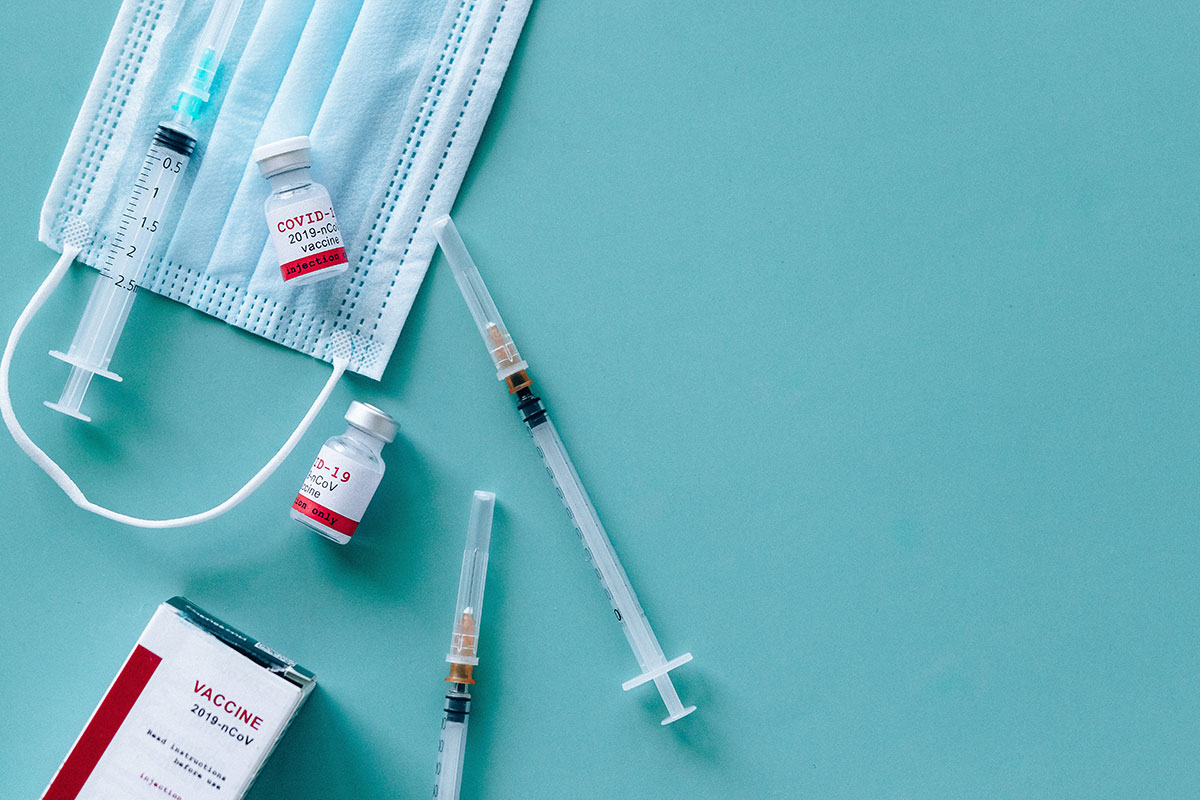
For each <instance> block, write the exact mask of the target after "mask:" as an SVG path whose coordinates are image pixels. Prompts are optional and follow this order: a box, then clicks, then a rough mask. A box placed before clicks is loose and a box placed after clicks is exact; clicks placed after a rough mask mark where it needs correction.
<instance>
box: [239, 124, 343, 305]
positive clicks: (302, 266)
mask: <svg viewBox="0 0 1200 800" xmlns="http://www.w3.org/2000/svg"><path fill="white" fill-rule="evenodd" d="M251 158H253V159H254V160H255V161H256V162H258V169H259V171H260V172H262V176H263V177H264V178H266V179H267V180H269V181H270V182H271V196H270V197H268V198H267V202H266V204H265V206H264V208H265V209H266V212H267V226H268V228H269V230H270V233H271V244H272V245H274V246H275V256H276V258H278V259H279V269H280V271H281V272H282V273H283V280H284V282H285V283H287V284H288V285H290V286H303V285H304V284H306V283H316V282H317V281H323V280H325V279H326V278H332V277H333V276H335V275H341V274H342V273H343V272H345V271H346V268H347V267H349V265H350V260H349V259H348V258H347V257H346V247H345V245H344V243H343V242H342V234H341V232H340V231H339V230H338V224H337V216H336V215H335V214H334V213H333V203H332V202H331V201H330V199H329V192H328V191H326V190H325V187H324V186H322V185H321V184H319V183H314V182H313V179H312V176H311V175H310V174H309V168H310V167H312V142H310V141H309V139H308V137H307V136H293V137H292V138H290V139H281V140H279V141H278V142H272V143H271V144H264V145H263V146H262V147H256V148H255V149H254V152H253V153H252V154H251Z"/></svg>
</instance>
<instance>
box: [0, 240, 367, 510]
mask: <svg viewBox="0 0 1200 800" xmlns="http://www.w3.org/2000/svg"><path fill="white" fill-rule="evenodd" d="M79 250H80V248H78V247H64V248H63V254H62V257H61V258H59V259H58V263H56V264H55V265H54V269H52V270H50V274H49V275H47V276H46V280H44V281H42V285H41V286H39V287H38V289H37V291H36V292H34V293H33V297H32V298H30V300H29V304H28V305H26V306H25V310H24V311H22V312H21V316H19V317H17V322H16V324H14V325H13V329H12V333H10V334H9V335H8V344H6V345H5V346H4V356H3V358H0V415H3V417H4V424H5V425H7V426H8V431H9V433H11V434H12V437H13V439H14V440H16V442H17V446H18V447H20V448H21V449H22V450H24V451H25V454H26V455H28V456H29V457H30V458H31V459H33V463H35V464H37V465H38V466H39V467H41V468H42V471H43V472H45V473H46V474H47V475H49V476H50V478H51V480H53V481H54V482H55V483H57V484H58V485H59V487H60V488H61V489H62V490H63V491H64V492H66V494H67V497H69V498H71V502H73V503H74V504H75V505H77V506H79V507H80V508H82V509H84V510H85V511H91V512H92V513H93V514H99V515H100V516H102V517H106V518H108V519H111V520H115V521H116V522H123V523H125V524H126V525H134V526H136V527H139V528H182V527H184V526H185V525H195V524H196V523H198V522H207V521H208V520H210V519H214V518H216V517H219V516H221V515H222V514H224V513H225V512H226V511H228V510H229V509H231V508H233V507H234V506H236V505H237V504H238V503H240V502H242V501H243V500H245V499H246V498H247V497H249V496H250V495H251V494H253V493H254V490H255V489H257V488H258V487H259V486H262V484H263V482H264V481H266V479H267V478H269V477H271V473H273V472H274V471H275V470H276V468H278V467H279V465H280V464H282V463H283V461H284V459H286V458H287V457H288V455H289V454H290V453H291V452H292V450H293V449H294V448H295V447H296V444H297V443H298V442H299V441H300V439H301V437H303V436H304V434H305V433H306V432H307V431H308V428H309V426H310V425H312V422H313V420H314V419H316V418H317V414H319V413H320V412H321V409H322V408H323V407H324V406H325V401H326V400H328V399H329V395H330V394H331V393H332V392H333V387H334V386H336V385H337V382H338V379H339V378H341V377H342V374H343V373H345V371H346V367H347V366H349V363H350V362H349V361H348V360H347V359H345V358H334V359H333V374H332V375H330V376H329V380H327V381H326V382H325V388H323V389H321V393H320V394H319V395H317V399H316V400H314V401H313V404H312V407H311V408H309V409H308V413H307V414H305V415H304V418H303V419H301V420H300V424H299V425H297V426H296V429H295V430H294V431H292V435H291V436H289V437H288V439H287V441H286V442H284V443H283V447H281V448H279V452H278V453H276V454H275V455H274V457H272V458H271V460H270V461H268V462H267V463H266V464H265V465H264V466H263V468H262V469H260V470H259V471H258V473H257V474H256V475H255V476H254V477H253V478H251V479H250V480H249V481H247V482H246V485H245V486H243V487H242V488H240V489H238V490H237V491H236V492H234V493H233V494H232V495H231V496H230V497H229V499H228V500H226V501H225V502H224V503H221V504H220V505H217V506H213V507H212V508H210V509H208V510H207V511H201V512H200V513H199V514H192V515H190V516H187V517H175V518H174V519H142V518H140V517H131V516H129V515H128V514H120V513H118V512H116V511H111V510H109V509H107V508H105V507H104V506H99V505H96V504H95V503H93V502H92V501H90V500H88V499H87V498H86V497H84V496H83V492H82V491H80V489H79V487H78V486H76V485H75V481H73V480H71V478H70V477H69V476H68V475H67V473H66V472H65V471H64V470H63V468H62V467H60V466H59V465H58V464H56V463H54V459H52V458H50V456H48V455H46V453H45V452H44V451H43V450H42V449H41V448H40V447H38V446H37V445H36V444H34V443H33V440H32V439H30V438H29V435H28V434H27V433H25V430H24V428H22V427H21V423H19V422H17V415H16V413H14V412H13V405H12V397H11V396H10V395H9V391H8V370H9V367H10V366H11V365H12V357H13V352H14V351H16V349H17V343H18V342H20V341H21V335H22V334H23V333H24V332H25V328H26V327H28V326H29V323H30V322H31V321H32V320H33V318H34V316H35V315H36V314H37V312H38V310H40V309H41V307H42V306H43V305H45V303H46V300H48V299H49V297H50V295H51V294H53V293H54V290H55V289H57V288H58V284H59V283H61V282H62V279H63V276H64V275H66V274H67V269H68V268H69V267H70V266H71V262H73V261H74V260H75V256H77V255H79Z"/></svg>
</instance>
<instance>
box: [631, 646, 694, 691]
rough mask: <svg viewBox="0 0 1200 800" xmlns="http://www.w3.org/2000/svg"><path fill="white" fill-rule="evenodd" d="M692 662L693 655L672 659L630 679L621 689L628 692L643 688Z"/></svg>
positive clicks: (686, 654) (688, 654)
mask: <svg viewBox="0 0 1200 800" xmlns="http://www.w3.org/2000/svg"><path fill="white" fill-rule="evenodd" d="M691 660H692V654H691V653H684V654H683V655H681V656H679V657H678V658H673V659H671V660H670V661H668V662H667V663H665V664H663V665H662V666H661V667H656V668H654V669H650V670H646V671H645V672H643V673H642V674H641V675H638V676H637V677H636V678H630V679H629V680H627V681H625V682H624V683H622V684H621V688H622V689H624V690H625V691H627V692H628V691H629V690H630V689H632V688H633V687H635V686H641V685H642V684H643V683H649V682H650V681H652V680H654V679H655V678H657V677H659V676H660V675H666V674H667V673H668V672H670V671H671V670H673V669H675V668H676V667H679V666H682V665H684V664H686V663H687V662H689V661H691Z"/></svg>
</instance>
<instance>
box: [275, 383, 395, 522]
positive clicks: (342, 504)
mask: <svg viewBox="0 0 1200 800" xmlns="http://www.w3.org/2000/svg"><path fill="white" fill-rule="evenodd" d="M346 421H347V422H349V423H350V425H349V427H347V428H346V432H345V433H343V434H342V435H341V436H334V437H332V438H330V439H329V441H327V442H325V444H324V445H323V446H322V447H321V452H320V453H318V454H317V460H316V461H314V462H313V465H312V469H310V470H309V471H308V477H306V478H305V479H304V485H303V486H301V487H300V493H299V494H297V495H296V501H295V502H294V503H292V519H294V520H296V521H297V522H302V523H304V524H305V525H307V526H308V527H310V528H312V529H313V530H314V531H316V532H317V533H319V534H321V535H322V536H324V537H325V538H326V539H332V540H333V541H335V542H337V543H338V544H345V543H346V542H348V541H350V537H351V536H353V535H354V529H355V528H357V527H358V523H359V522H360V521H361V520H362V517H363V512H365V511H366V510H367V505H368V504H370V502H371V498H372V497H374V496H375V489H376V488H378V486H379V481H380V480H382V479H383V470H384V463H383V459H382V458H381V457H380V455H379V454H380V451H382V450H383V446H384V445H385V444H387V443H388V442H390V441H392V439H395V438H396V428H397V425H396V421H395V420H394V419H392V418H391V417H390V416H388V414H387V413H386V412H384V411H381V410H380V409H378V408H376V407H375V406H373V405H370V404H369V403H360V402H358V401H357V400H355V401H354V402H352V403H351V404H350V408H349V410H347V411H346Z"/></svg>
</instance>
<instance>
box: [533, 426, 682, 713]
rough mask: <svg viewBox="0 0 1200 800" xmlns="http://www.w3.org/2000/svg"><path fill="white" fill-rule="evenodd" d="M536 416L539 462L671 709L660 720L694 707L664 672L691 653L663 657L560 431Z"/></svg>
mask: <svg viewBox="0 0 1200 800" xmlns="http://www.w3.org/2000/svg"><path fill="white" fill-rule="evenodd" d="M540 419H541V421H540V422H538V423H537V424H535V425H532V426H531V427H530V433H531V434H532V435H533V441H534V444H535V445H537V449H538V452H539V453H540V454H541V456H542V462H543V463H544V464H545V465H546V470H547V471H548V472H549V473H550V477H551V479H552V480H553V481H554V485H555V486H556V487H557V488H558V493H559V495H560V496H561V497H562V501H563V505H564V506H566V508H567V513H568V514H570V516H571V520H572V522H574V524H575V529H576V530H577V531H579V538H580V540H581V541H582V542H583V547H584V550H585V551H586V552H587V556H588V560H589V561H590V562H591V564H592V567H593V568H594V569H595V570H596V575H597V577H599V578H600V584H601V585H602V586H603V587H604V591H605V592H606V593H607V594H608V599H609V602H610V603H611V604H612V609H613V614H615V615H616V617H617V620H618V621H619V622H620V623H621V629H622V630H623V631H624V632H625V638H626V640H628V642H629V646H630V648H631V649H632V650H633V654H634V656H635V657H636V658H637V661H638V665H639V666H640V667H641V668H642V675H643V676H647V677H645V680H653V681H654V685H655V686H656V687H657V688H658V690H659V693H660V694H661V695H662V698H663V702H664V703H665V704H666V706H667V710H668V712H669V714H668V716H667V718H666V719H664V720H663V724H664V725H666V724H668V723H669V722H674V721H675V720H676V719H679V718H681V717H683V716H686V715H687V714H690V713H691V712H692V711H694V710H695V706H689V707H687V708H684V706H683V703H682V702H681V701H680V699H679V695H678V693H676V691H675V686H674V684H672V683H671V679H670V677H669V676H668V675H667V673H668V672H669V671H670V670H671V669H672V668H673V667H675V666H678V665H679V664H682V663H685V662H686V661H688V660H690V659H691V655H690V654H688V655H686V656H680V657H679V658H677V659H674V660H673V661H671V662H668V661H667V658H666V656H665V655H664V654H663V649H662V646H661V645H660V644H659V643H658V637H657V636H655V635H654V630H653V629H652V628H651V627H650V620H648V619H647V618H646V612H645V611H644V610H643V609H642V604H641V603H640V602H638V599H637V595H636V594H635V593H634V591H633V584H632V583H630V581H629V576H628V575H626V574H625V568H624V567H623V566H622V565H621V562H620V561H619V560H618V559H617V554H616V551H615V550H613V546H612V541H611V540H609V538H608V534H607V533H606V532H605V531H604V526H603V525H602V524H601V523H600V517H599V515H597V514H596V509H595V507H594V506H593V505H592V501H591V498H589V497H588V494H587V490H585V489H584V488H583V482H582V481H580V480H579V474H578V473H577V472H576V471H575V465H574V464H572V463H571V458H570V456H569V455H567V449H566V447H565V446H564V445H563V442H562V439H561V438H560V437H559V435H558V430H557V429H556V428H555V427H554V423H553V422H551V421H550V419H549V417H546V416H545V415H544V414H543V415H541V416H540ZM642 682H644V680H640V679H634V680H632V681H629V682H628V684H627V686H628V687H629V688H631V687H632V686H635V685H637V684H639V683H642Z"/></svg>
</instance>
